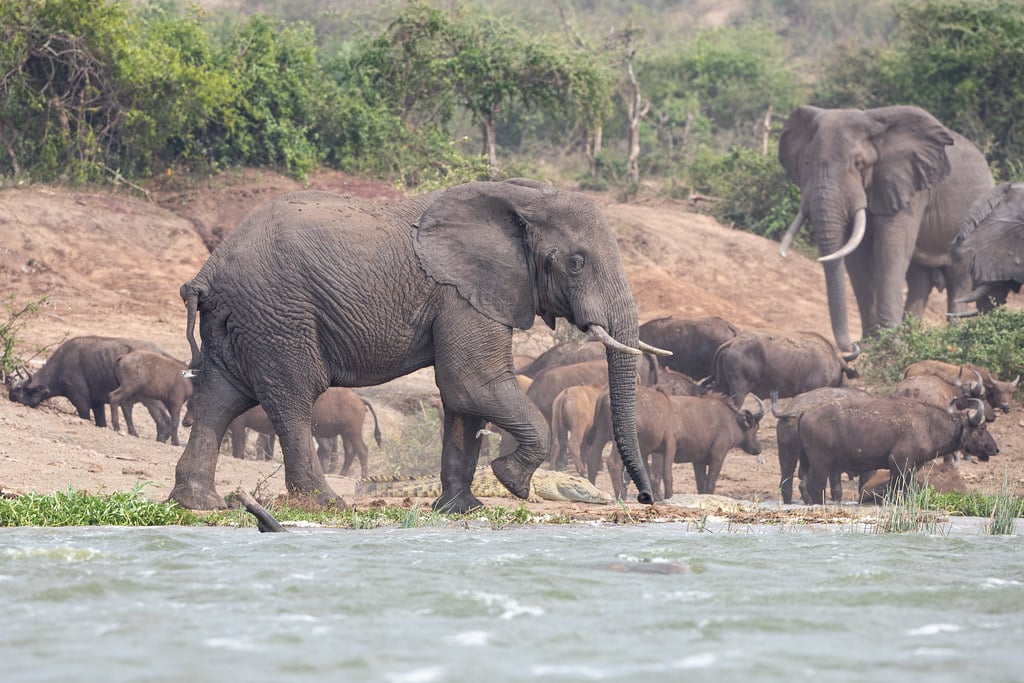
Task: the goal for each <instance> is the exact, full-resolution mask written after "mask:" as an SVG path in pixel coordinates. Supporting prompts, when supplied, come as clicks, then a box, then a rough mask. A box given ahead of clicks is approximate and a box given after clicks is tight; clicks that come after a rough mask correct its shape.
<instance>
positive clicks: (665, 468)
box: [652, 393, 764, 498]
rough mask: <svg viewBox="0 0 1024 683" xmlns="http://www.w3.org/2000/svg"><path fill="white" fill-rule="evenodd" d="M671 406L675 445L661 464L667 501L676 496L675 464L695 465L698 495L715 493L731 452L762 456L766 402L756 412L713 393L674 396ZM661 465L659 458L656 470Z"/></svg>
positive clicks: (670, 436)
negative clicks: (760, 428)
mask: <svg viewBox="0 0 1024 683" xmlns="http://www.w3.org/2000/svg"><path fill="white" fill-rule="evenodd" d="M671 403H672V428H671V430H670V435H669V438H671V439H674V444H673V446H672V448H670V449H669V450H667V451H666V452H665V454H664V457H663V458H661V463H660V464H661V467H662V477H663V484H664V488H665V497H666V498H671V497H672V493H673V485H672V463H673V462H689V463H693V474H694V477H695V478H696V480H697V493H714V492H715V484H716V483H717V482H718V475H719V474H720V473H721V471H722V464H723V463H724V462H725V456H726V454H727V453H728V452H729V451H731V450H732V449H733V448H742V449H743V450H744V451H746V452H747V453H750V454H751V455H760V453H761V441H760V439H758V436H757V428H758V426H759V425H760V423H761V418H762V417H764V404H763V403H762V404H760V407H759V409H758V411H757V412H756V413H752V412H750V411H749V410H739V409H737V408H734V407H733V405H732V404H731V403H730V402H729V400H728V399H726V397H724V396H721V395H719V394H713V393H712V394H708V395H707V396H700V397H694V396H672V397H671ZM669 451H671V452H672V456H671V457H670V455H669ZM658 464H659V463H658V458H655V459H654V461H653V462H652V468H653V469H657V468H658Z"/></svg>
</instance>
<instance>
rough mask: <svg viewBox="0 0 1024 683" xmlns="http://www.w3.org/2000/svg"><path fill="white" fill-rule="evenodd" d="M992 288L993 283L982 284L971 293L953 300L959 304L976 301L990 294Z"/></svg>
mask: <svg viewBox="0 0 1024 683" xmlns="http://www.w3.org/2000/svg"><path fill="white" fill-rule="evenodd" d="M990 289H992V285H980V286H978V287H976V288H975V289H973V290H972V291H971V292H970V293H969V294H967V295H965V296H962V297H960V298H958V299H954V300H953V302H954V303H958V304H970V303H974V302H975V301H977V300H978V299H981V298H982V297H984V296H985V295H986V294H988V292H989V290H990Z"/></svg>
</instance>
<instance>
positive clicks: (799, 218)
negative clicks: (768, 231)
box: [779, 206, 807, 256]
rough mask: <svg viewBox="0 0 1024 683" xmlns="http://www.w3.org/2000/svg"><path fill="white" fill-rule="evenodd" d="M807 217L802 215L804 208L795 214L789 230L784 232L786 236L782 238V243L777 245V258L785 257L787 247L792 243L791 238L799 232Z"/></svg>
mask: <svg viewBox="0 0 1024 683" xmlns="http://www.w3.org/2000/svg"><path fill="white" fill-rule="evenodd" d="M806 218H807V217H806V216H805V215H804V207H803V206H801V207H800V210H799V211H797V212H796V218H794V219H793V222H792V223H790V224H789V228H788V229H787V230H786V234H785V235H783V236H782V242H781V243H780V244H779V256H785V255H786V250H787V249H789V245H790V244H791V243H792V242H793V238H794V237H796V234H797V233H798V232H800V228H801V227H802V226H803V224H804V220H805V219H806Z"/></svg>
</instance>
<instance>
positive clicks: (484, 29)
mask: <svg viewBox="0 0 1024 683" xmlns="http://www.w3.org/2000/svg"><path fill="white" fill-rule="evenodd" d="M360 62H361V64H362V65H363V66H365V67H366V69H367V70H368V73H372V74H373V77H372V78H373V83H374V84H375V85H376V87H379V88H380V90H381V92H383V93H386V96H387V97H388V98H389V99H390V100H391V101H392V102H394V103H395V107H396V113H397V115H398V116H400V117H401V118H402V120H403V121H405V122H406V123H407V124H409V125H414V126H424V125H426V126H429V125H436V126H440V127H442V128H445V127H447V126H448V124H449V123H450V122H451V121H452V118H453V117H454V116H455V114H456V113H457V110H458V109H459V108H461V109H463V110H465V111H466V112H468V113H469V115H470V116H471V117H472V119H473V121H474V122H475V124H476V125H477V126H479V128H480V132H481V137H482V139H483V145H484V152H485V154H486V155H487V158H488V161H489V163H490V164H491V166H492V167H495V166H496V165H497V130H498V123H499V119H500V117H501V116H502V114H503V112H504V111H505V110H507V109H509V108H510V107H513V106H515V105H521V106H522V107H524V108H526V109H536V110H543V111H545V112H546V113H547V114H549V115H551V116H555V117H560V116H569V115H570V114H571V115H575V116H576V117H578V118H579V119H581V120H590V121H593V120H594V119H596V118H598V117H599V116H600V112H602V111H605V110H607V98H608V97H609V90H608V88H607V87H602V85H601V84H600V83H599V80H600V78H601V75H602V72H601V71H599V70H596V69H587V68H584V66H583V63H582V62H581V60H579V59H578V58H574V56H573V55H571V54H570V53H569V52H568V51H567V50H564V49H561V48H560V47H559V46H558V45H557V44H556V43H554V42H553V41H551V40H548V39H545V38H543V37H537V36H532V35H530V34H528V33H526V32H525V31H524V30H522V29H520V28H518V27H516V26H515V25H513V24H512V23H510V22H508V21H507V20H505V19H501V18H498V17H494V16H491V15H487V14H484V13H482V12H480V11H472V10H471V9H465V10H462V11H445V10H441V9H436V8H433V7H430V6H429V5H427V4H426V3H424V2H419V1H414V2H412V3H410V5H409V7H408V8H407V9H406V10H405V11H403V12H402V13H401V14H399V16H398V17H397V18H396V19H395V20H394V21H393V22H392V23H391V24H390V25H389V26H388V29H387V31H386V32H385V33H384V34H383V35H381V36H380V37H378V39H377V40H376V41H374V43H373V44H372V46H371V47H370V48H369V49H368V50H367V51H366V53H365V55H364V56H363V57H362V58H361V60H360ZM573 107H575V109H572V108H573Z"/></svg>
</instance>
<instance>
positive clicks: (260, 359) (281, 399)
mask: <svg viewBox="0 0 1024 683" xmlns="http://www.w3.org/2000/svg"><path fill="white" fill-rule="evenodd" d="M181 296H182V299H183V300H184V302H185V307H186V312H187V321H186V336H187V338H188V340H189V344H190V346H191V348H192V362H191V364H190V367H191V368H193V369H194V371H195V374H196V380H195V394H194V400H193V404H194V411H193V412H194V414H195V416H196V420H195V422H194V424H193V426H192V432H191V435H190V437H189V441H188V444H187V445H186V446H185V451H184V453H182V455H181V458H180V459H179V460H178V464H177V467H176V470H175V484H174V488H173V489H172V491H171V494H170V498H171V499H173V500H176V501H178V502H179V503H181V504H182V505H184V506H185V507H189V508H218V507H223V505H224V500H223V498H222V497H221V496H220V494H218V493H217V490H216V477H215V474H216V466H217V456H218V444H219V442H220V439H221V437H222V436H223V434H224V432H225V430H226V429H227V427H228V424H229V423H230V422H231V421H232V420H233V419H234V418H235V417H237V416H238V415H240V414H241V413H242V412H244V411H245V410H247V409H248V408H250V407H251V406H253V405H256V404H257V403H259V404H261V405H262V406H263V408H264V409H265V410H266V412H267V415H268V417H269V418H270V421H271V422H272V423H273V425H274V431H275V432H277V434H278V437H279V438H280V441H281V449H282V452H283V454H284V463H285V485H286V487H287V489H288V491H289V493H291V494H294V495H300V496H307V497H310V498H311V499H315V500H316V501H317V502H319V503H321V504H324V505H341V506H344V505H345V502H344V501H343V500H342V499H341V497H340V496H338V495H337V494H336V493H334V492H333V491H332V490H331V488H330V485H329V484H328V483H327V479H326V477H325V476H324V473H323V468H322V466H321V464H320V461H319V459H318V458H315V457H313V453H312V446H311V443H310V439H309V430H310V422H311V412H312V406H313V402H314V400H315V399H316V397H317V396H319V395H320V394H321V393H323V392H324V391H325V390H326V389H327V388H328V387H330V386H346V387H357V386H366V385H371V384H380V383H382V382H387V381H389V380H392V379H395V378H397V377H401V376H403V375H406V374H408V373H410V372H413V371H415V370H418V369H420V368H423V367H427V366H430V365H433V366H434V370H435V373H434V374H435V381H436V383H437V386H438V389H439V390H440V394H441V402H442V405H443V408H444V437H443V444H442V450H441V489H442V490H441V495H440V497H438V498H437V500H435V501H434V508H435V509H442V510H447V511H452V512H465V511H467V510H470V509H473V508H476V507H479V506H481V505H482V503H481V502H480V500H479V499H478V498H476V496H474V495H473V494H472V492H471V491H470V485H471V483H472V480H473V476H474V473H475V471H476V467H477V463H478V460H479V455H480V440H479V439H478V438H477V435H478V434H479V432H480V430H481V428H482V427H483V426H484V424H485V423H486V422H488V421H490V422H493V423H494V424H495V425H496V426H498V427H500V428H501V429H504V430H506V431H508V432H509V433H511V434H512V435H513V436H514V437H515V438H516V440H517V442H518V446H517V448H516V450H515V451H514V452H512V453H510V454H508V455H505V456H502V457H499V458H496V459H495V460H494V461H492V463H491V468H492V470H493V471H494V473H495V475H496V476H497V478H498V480H499V481H501V482H502V483H503V484H504V485H505V486H506V487H507V488H508V489H509V491H511V492H512V493H513V494H515V495H517V496H519V497H520V498H526V497H527V496H528V495H529V491H530V479H531V477H532V476H533V472H534V471H535V470H536V468H537V467H538V466H539V465H540V464H541V463H542V462H543V461H544V460H545V459H546V458H547V456H548V453H549V447H550V430H549V428H548V425H547V423H546V422H545V421H544V418H543V416H542V415H541V413H540V411H539V410H538V409H537V407H536V406H535V405H534V404H533V402H532V401H530V399H528V398H527V397H526V396H525V394H524V393H523V392H522V390H521V389H520V388H519V385H518V384H517V383H516V381H515V374H514V373H515V369H514V367H513V361H512V330H513V328H518V329H527V328H529V327H531V326H532V325H533V323H534V320H535V318H536V316H538V315H539V316H540V317H541V318H542V319H543V320H544V321H545V322H546V323H547V324H548V325H549V326H550V327H552V328H553V327H554V324H555V319H556V317H564V318H565V319H566V320H568V321H569V322H570V323H571V324H572V325H575V326H576V327H577V328H578V329H580V330H581V331H583V332H590V333H592V334H594V335H595V336H597V337H598V338H599V339H600V340H601V341H602V342H603V343H604V344H605V346H606V347H607V350H606V362H607V366H608V381H609V384H610V386H611V396H612V415H613V422H614V431H615V440H616V442H617V443H618V445H619V447H620V448H621V450H622V452H623V459H624V462H625V465H626V469H627V470H628V471H629V473H630V476H631V477H632V479H633V481H634V482H635V483H636V485H637V488H638V490H639V494H638V500H639V501H640V502H642V503H651V502H652V500H653V499H652V495H651V485H650V482H649V480H648V478H647V473H646V471H645V470H644V468H643V465H642V462H641V458H640V453H639V449H638V445H637V437H636V420H635V394H636V356H637V355H640V354H641V353H642V352H643V351H644V350H648V351H652V352H654V351H659V350H657V349H653V347H648V346H647V345H645V344H642V343H641V342H640V340H639V324H638V320H637V309H636V302H635V300H634V299H633V295H632V293H631V292H630V289H629V283H628V282H627V280H626V275H625V271H624V268H623V266H622V262H621V259H620V257H619V251H618V247H617V245H616V241H615V235H614V233H613V232H612V230H611V228H610V226H609V225H608V222H607V220H606V219H605V218H604V216H603V215H602V214H601V212H600V210H599V209H598V207H597V206H596V205H595V204H594V203H593V202H592V201H591V200H590V199H588V198H587V197H586V196H585V195H582V194H579V193H575V192H568V191H563V190H558V189H556V188H553V187H551V186H548V185H544V184H542V183H539V182H537V181H533V180H527V179H514V180H509V181H505V182H474V183H466V184H463V185H458V186H455V187H452V188H449V189H447V190H442V191H437V192H432V193H426V194H423V195H419V196H415V197H410V198H405V199H401V200H398V201H395V202H391V203H389V204H386V205H381V204H377V203H373V202H365V201H361V200H357V199H353V198H349V197H343V196H340V195H336V194H332V193H326V192H315V191H306V192H295V193H291V194H287V195H285V196H283V197H280V198H279V199H277V200H275V201H274V202H271V203H270V204H268V205H267V206H265V207H263V208H261V209H258V210H257V211H255V212H254V213H253V214H252V215H250V216H249V217H248V218H247V219H245V220H244V221H243V222H242V223H241V224H240V225H239V226H238V227H237V228H235V229H234V231H232V232H231V233H230V234H229V235H228V236H227V237H226V238H225V239H224V241H223V242H221V243H220V245H218V246H217V248H216V249H215V250H214V251H213V253H212V254H211V255H210V258H209V259H208V260H207V262H206V263H205V264H204V265H203V267H202V268H201V269H200V271H199V273H198V274H197V275H196V276H195V278H193V279H192V280H190V281H188V282H186V283H185V284H184V285H182V288H181ZM197 315H198V318H199V329H200V333H201V337H202V348H199V346H198V345H197V344H196V341H195V337H194V326H195V320H196V317H197Z"/></svg>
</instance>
